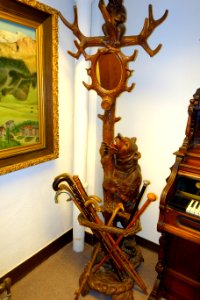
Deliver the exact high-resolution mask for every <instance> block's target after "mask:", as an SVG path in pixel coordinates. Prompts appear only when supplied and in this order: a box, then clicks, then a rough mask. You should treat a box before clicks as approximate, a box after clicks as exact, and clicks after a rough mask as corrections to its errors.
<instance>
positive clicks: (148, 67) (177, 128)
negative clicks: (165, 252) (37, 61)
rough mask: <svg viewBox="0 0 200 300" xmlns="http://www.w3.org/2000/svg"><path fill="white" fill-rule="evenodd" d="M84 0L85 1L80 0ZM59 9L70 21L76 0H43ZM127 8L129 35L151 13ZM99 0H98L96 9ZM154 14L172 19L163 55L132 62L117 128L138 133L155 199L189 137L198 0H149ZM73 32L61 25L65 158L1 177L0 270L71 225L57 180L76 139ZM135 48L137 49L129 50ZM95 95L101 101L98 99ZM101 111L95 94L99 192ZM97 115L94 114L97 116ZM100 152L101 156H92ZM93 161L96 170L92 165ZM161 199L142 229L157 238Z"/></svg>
mask: <svg viewBox="0 0 200 300" xmlns="http://www.w3.org/2000/svg"><path fill="white" fill-rule="evenodd" d="M83 1H84V0H83ZM41 2H43V3H44V4H48V5H50V6H52V7H55V8H56V9H58V10H60V11H62V13H63V14H64V16H65V17H66V18H67V19H68V20H69V21H72V19H73V17H72V16H73V2H74V1H73V0H67V1H63V0H57V1H55V0H42V1H41ZM124 2H125V5H126V7H127V12H128V21H127V33H126V34H127V35H135V34H137V33H138V32H139V31H140V29H141V27H142V25H143V20H144V17H145V16H146V15H147V6H148V3H149V1H144V0H134V1H133V0H125V1H124ZM97 3H98V0H95V1H94V4H93V7H94V5H95V4H97ZM151 3H152V4H153V5H154V11H155V17H156V18H158V17H160V16H161V14H162V13H163V12H164V10H165V9H166V8H167V9H169V17H168V19H167V21H165V23H164V24H162V25H161V26H160V27H159V28H158V29H156V30H155V32H154V33H153V35H152V37H151V38H150V40H149V41H150V44H151V45H152V47H154V46H156V45H157V43H160V42H161V43H163V48H162V50H161V51H160V53H159V54H158V55H156V56H155V57H153V58H150V57H149V56H148V55H147V54H146V53H145V52H144V51H143V50H142V49H141V48H139V47H137V48H138V49H139V56H138V58H137V61H136V62H135V63H134V64H131V67H132V68H133V69H134V70H135V73H134V76H133V78H132V79H130V82H132V81H134V82H136V84H137V85H136V88H135V90H134V91H133V92H132V93H130V94H128V93H124V94H122V95H121V97H120V99H118V102H117V115H118V116H121V117H122V120H121V122H119V123H118V125H117V128H116V133H117V132H121V133H122V134H123V135H126V136H130V137H131V136H136V137H137V139H138V146H139V150H140V151H141V153H142V158H141V160H140V165H141V167H142V174H143V178H144V179H149V180H150V181H151V182H152V183H151V186H150V187H149V189H148V192H150V191H153V192H155V193H156V194H157V195H158V197H159V196H160V193H161V191H162V189H163V187H164V185H165V179H166V177H167V176H168V175H169V172H170V170H169V168H170V167H171V165H172V164H173V163H174V156H173V154H172V153H173V152H174V151H176V150H177V149H178V147H179V146H180V145H181V143H182V140H183V138H184V131H185V126H186V120H187V106H188V102H189V99H190V98H191V96H192V95H193V93H194V92H195V91H196V89H197V88H198V87H199V86H200V82H199V78H200V60H199V54H200V35H199V28H200V18H199V11H200V2H199V0H191V1H186V0H181V1H176V2H175V1H170V0H168V1H167V0H162V1H160V0H159V1H158V0H152V1H151ZM93 13H94V15H93V20H94V21H93V28H92V34H93V33H94V34H96V33H97V34H99V30H100V28H99V20H100V19H101V18H100V13H99V11H98V10H97V9H96V6H95V7H94V11H93ZM73 40H74V37H73V36H72V34H71V32H70V31H69V30H68V29H67V28H65V27H64V26H63V25H62V23H59V123H60V130H59V131H60V156H59V158H58V159H57V160H54V161H50V162H46V163H43V164H40V165H38V166H34V167H29V168H27V169H24V170H19V171H17V172H14V173H10V174H7V175H3V176H1V177H0V195H1V201H0V238H1V243H0V261H1V264H0V276H2V275H4V274H5V273H7V272H8V271H10V270H11V269H13V268H14V267H16V266H17V265H18V264H20V263H21V262H23V261H24V260H26V259H28V258H29V257H30V256H32V255H34V254H35V253H36V252H38V251H39V250H40V249H42V248H44V247H45V246H46V245H48V244H49V243H50V242H52V241H53V240H55V239H56V238H57V237H59V236H60V235H62V234H63V233H64V232H66V231H68V230H69V229H71V226H72V205H71V204H70V203H68V204H66V203H65V201H63V202H61V203H60V204H59V205H56V204H55V203H54V191H53V190H52V187H51V185H52V182H53V179H54V177H55V176H57V175H58V174H60V173H62V172H72V159H73V155H72V144H73V136H72V132H73V113H72V111H73V71H74V60H73V59H72V58H71V57H70V56H69V55H67V54H66V51H67V50H69V49H70V50H72V49H73ZM132 51H133V49H132V47H131V48H130V49H128V50H126V52H127V53H131V52H132ZM97 100H98V101H97ZM98 112H102V111H101V108H100V99H97V97H96V94H95V93H94V92H93V91H91V92H90V103H89V144H88V149H89V153H91V154H92V155H88V157H89V159H88V163H87V165H88V170H87V176H88V184H89V186H88V190H89V193H95V194H97V195H100V196H101V195H102V188H101V184H102V168H101V165H100V162H99V160H100V157H99V153H98V149H99V145H100V142H101V140H102V137H101V129H102V123H101V121H100V120H98V119H97V117H96V119H95V117H94V116H96V114H97V113H98ZM94 114H95V115H94ZM94 153H96V156H94ZM93 164H94V167H93V168H92V167H91V166H93ZM158 206H159V203H158V201H157V203H154V204H152V205H151V207H150V208H149V209H148V210H147V211H146V212H145V214H144V216H143V217H142V226H143V231H142V232H140V235H141V236H142V237H144V238H146V239H148V240H151V241H153V242H156V243H157V242H158V237H159V234H158V233H157V230H156V224H157V220H158V213H159V208H158Z"/></svg>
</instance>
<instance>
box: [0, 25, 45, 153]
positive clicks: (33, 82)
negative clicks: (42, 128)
mask: <svg viewBox="0 0 200 300" xmlns="http://www.w3.org/2000/svg"><path fill="white" fill-rule="evenodd" d="M2 32H3V34H4V36H5V35H6V32H5V31H1V30H0V150H2V149H7V148H11V147H14V146H24V145H27V144H32V143H36V142H38V141H39V128H38V127H39V110H38V91H37V67H36V46H35V41H34V40H32V39H31V38H30V37H25V36H20V38H19V40H16V41H14V42H10V41H7V40H6V39H4V40H2V38H1V36H2ZM8 37H9V34H8ZM5 54H6V55H5Z"/></svg>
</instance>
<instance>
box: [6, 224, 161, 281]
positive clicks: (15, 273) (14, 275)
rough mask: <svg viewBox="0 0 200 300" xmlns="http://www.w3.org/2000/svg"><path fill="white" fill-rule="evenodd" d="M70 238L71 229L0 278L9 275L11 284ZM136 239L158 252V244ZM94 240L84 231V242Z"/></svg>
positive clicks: (137, 237) (70, 239)
mask: <svg viewBox="0 0 200 300" xmlns="http://www.w3.org/2000/svg"><path fill="white" fill-rule="evenodd" d="M72 239H73V230H72V229H71V230H69V231H68V232H66V233H64V234H63V235H62V236H60V237H59V238H58V239H56V240H55V241H53V242H52V243H51V244H50V245H48V246H47V247H45V248H44V249H42V250H41V251H39V252H38V253H36V254H35V255H33V256H32V257H30V258H29V259H28V260H26V261H25V262H23V263H22V264H21V265H19V266H17V267H16V268H14V269H13V270H11V271H10V272H8V273H7V274H5V275H4V276H3V278H1V279H0V280H3V279H4V278H7V277H9V278H11V279H12V284H14V283H16V282H17V281H19V280H20V279H22V278H23V277H24V276H26V275H27V274H28V273H29V272H31V271H32V270H33V269H34V268H36V267H37V266H38V265H39V264H41V263H42V262H43V261H45V260H46V259H47V258H48V257H50V256H51V255H53V254H54V253H56V252H57V251H59V250H60V249H61V248H62V247H64V246H65V245H67V244H69V243H71V242H72ZM136 241H137V243H138V245H140V246H143V247H145V248H148V249H149V250H152V251H155V252H158V249H159V245H157V244H155V243H153V242H151V241H148V240H146V239H144V238H142V237H140V236H136ZM96 242H97V238H96V237H95V236H94V235H93V234H91V233H89V232H85V243H87V244H89V245H92V246H93V245H95V244H96Z"/></svg>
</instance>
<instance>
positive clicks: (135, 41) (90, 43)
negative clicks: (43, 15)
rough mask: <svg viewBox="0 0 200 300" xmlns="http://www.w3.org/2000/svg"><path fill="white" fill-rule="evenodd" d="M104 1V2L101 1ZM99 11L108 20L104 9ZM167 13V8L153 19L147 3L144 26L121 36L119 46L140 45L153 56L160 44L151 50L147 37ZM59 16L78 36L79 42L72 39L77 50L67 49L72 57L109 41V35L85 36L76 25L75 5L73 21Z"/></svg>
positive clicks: (151, 9)
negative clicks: (74, 51) (139, 30)
mask: <svg viewBox="0 0 200 300" xmlns="http://www.w3.org/2000/svg"><path fill="white" fill-rule="evenodd" d="M100 3H101V2H100ZM103 3H104V2H103ZM101 4H102V3H101ZM101 12H102V13H104V18H105V19H106V20H107V21H108V22H109V21H110V20H109V18H108V16H107V14H105V11H104V10H102V9H101ZM167 15H168V10H166V11H165V13H164V14H163V16H162V17H161V18H160V19H158V20H155V19H154V17H153V8H152V5H151V4H150V5H149V15H148V18H146V19H145V21H144V26H143V28H142V30H141V32H140V34H139V35H133V36H123V37H122V38H121V40H120V45H119V46H120V47H126V46H136V45H140V46H141V47H142V48H143V49H144V50H145V51H146V52H147V53H148V54H149V55H150V56H154V55H155V54H157V53H158V51H159V50H160V49H161V47H162V44H159V45H158V46H157V47H156V49H154V50H152V49H151V48H150V46H149V45H148V42H147V40H148V38H149V36H150V35H151V34H152V33H153V31H154V29H155V28H156V27H158V26H159V25H160V24H161V23H163V22H164V21H165V19H166V18H167ZM59 16H60V18H61V20H62V22H63V23H64V24H65V25H66V26H67V27H68V28H69V29H70V30H71V31H72V32H73V34H74V35H75V36H76V37H77V38H78V40H79V42H78V41H77V40H75V41H74V43H75V46H76V48H77V49H78V51H77V52H76V53H73V52H71V51H68V53H69V54H70V55H71V56H73V57H74V58H76V59H78V58H79V57H80V55H81V54H84V53H85V49H86V48H88V47H105V45H106V44H107V43H109V37H108V36H96V37H87V36H85V35H84V34H83V33H82V32H81V30H80V29H79V26H78V13H77V7H76V6H74V22H73V23H70V22H68V21H67V20H66V19H65V18H64V16H63V15H62V14H61V12H59Z"/></svg>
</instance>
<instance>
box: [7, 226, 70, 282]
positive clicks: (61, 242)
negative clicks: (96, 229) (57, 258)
mask: <svg viewBox="0 0 200 300" xmlns="http://www.w3.org/2000/svg"><path fill="white" fill-rule="evenodd" d="M72 236H73V230H72V229H71V230H69V231H68V232H66V233H64V234H63V235H62V236H60V237H59V238H58V239H56V240H55V241H53V242H52V243H51V244H49V245H48V246H47V247H45V248H44V249H42V250H41V251H39V252H38V253H36V254H35V255H33V256H32V257H30V258H29V259H27V260H26V261H24V262H23V263H22V264H20V265H19V266H17V267H16V268H14V269H13V270H11V271H10V272H8V273H7V274H6V275H4V276H3V278H6V277H9V278H11V280H12V284H14V283H16V282H17V281H19V280H20V279H22V278H23V277H24V276H26V275H27V274H28V273H29V272H31V271H32V270H33V269H34V268H36V267H37V266H38V265H39V264H41V263H42V262H43V261H45V260H46V259H47V258H48V257H50V256H51V255H53V254H54V253H56V252H57V251H58V250H60V249H61V248H62V247H64V246H65V245H67V244H69V243H70V242H71V241H72ZM3 278H2V279H3Z"/></svg>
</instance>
